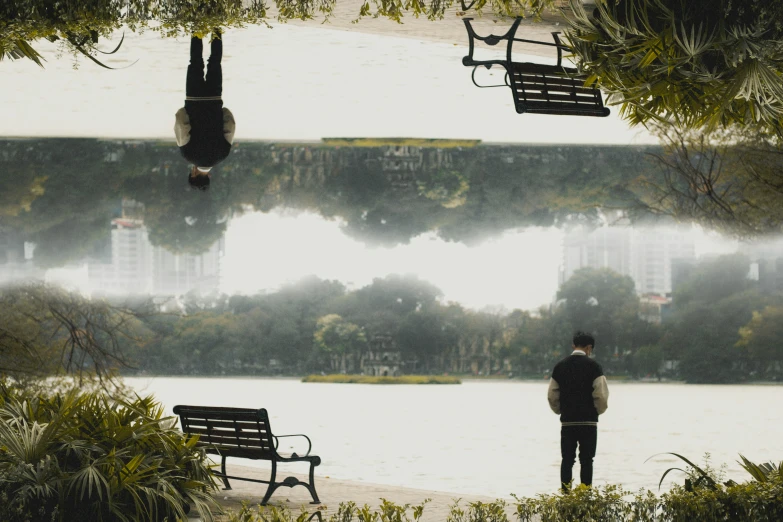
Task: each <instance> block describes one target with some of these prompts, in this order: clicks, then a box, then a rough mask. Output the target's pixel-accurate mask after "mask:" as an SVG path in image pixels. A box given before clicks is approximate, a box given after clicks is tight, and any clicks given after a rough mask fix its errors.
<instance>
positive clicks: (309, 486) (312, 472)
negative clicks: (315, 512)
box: [307, 462, 321, 504]
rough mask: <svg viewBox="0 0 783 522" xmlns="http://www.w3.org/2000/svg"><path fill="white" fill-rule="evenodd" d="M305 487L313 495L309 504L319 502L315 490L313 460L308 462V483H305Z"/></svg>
mask: <svg viewBox="0 0 783 522" xmlns="http://www.w3.org/2000/svg"><path fill="white" fill-rule="evenodd" d="M307 489H308V490H309V491H310V495H312V497H313V501H312V502H311V504H320V503H321V501H320V500H318V493H316V492H315V462H310V483H309V484H307Z"/></svg>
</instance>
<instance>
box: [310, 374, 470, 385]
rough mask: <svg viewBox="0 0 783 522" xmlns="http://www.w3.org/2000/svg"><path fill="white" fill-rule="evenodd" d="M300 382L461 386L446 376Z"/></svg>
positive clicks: (332, 378)
mask: <svg viewBox="0 0 783 522" xmlns="http://www.w3.org/2000/svg"><path fill="white" fill-rule="evenodd" d="M302 382H331V383H351V384H462V381H461V380H460V379H458V378H457V377H450V376H447V375H400V376H398V377H389V376H386V377H384V376H378V375H376V376H372V375H346V374H336V375H307V376H305V377H303V378H302Z"/></svg>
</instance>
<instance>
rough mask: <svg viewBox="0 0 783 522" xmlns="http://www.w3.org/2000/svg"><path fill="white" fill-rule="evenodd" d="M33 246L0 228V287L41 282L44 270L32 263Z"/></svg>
mask: <svg viewBox="0 0 783 522" xmlns="http://www.w3.org/2000/svg"><path fill="white" fill-rule="evenodd" d="M34 251H35V245H34V244H32V243H26V242H25V241H24V240H23V239H22V238H21V236H20V235H19V234H18V233H16V232H15V231H13V230H10V229H7V228H2V227H0V285H4V284H9V283H18V282H23V281H43V279H44V275H45V273H46V271H45V270H43V269H41V268H39V267H37V266H35V264H34V263H33V252H34Z"/></svg>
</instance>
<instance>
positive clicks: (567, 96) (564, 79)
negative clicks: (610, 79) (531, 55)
mask: <svg viewBox="0 0 783 522" xmlns="http://www.w3.org/2000/svg"><path fill="white" fill-rule="evenodd" d="M471 20H472V18H464V19H463V22H465V28H466V29H467V31H468V45H469V50H468V55H467V56H465V57H464V58H462V64H463V65H465V66H467V67H473V73H472V74H471V78H472V80H473V83H474V84H475V85H476V86H477V87H482V88H486V87H510V88H511V92H512V93H513V95H514V107H515V108H516V111H517V113H519V114H522V113H525V112H529V113H535V114H561V115H570V116H608V115H609V109H607V108H606V107H604V103H603V100H602V99H601V91H599V90H598V89H597V88H595V87H594V86H592V85H591V86H585V82H584V80H585V78H584V76H581V75H580V74H579V71H578V70H577V69H575V68H573V67H563V65H562V59H563V49H565V50H569V48H568V47H566V46H565V45H563V44H561V43H560V38H559V37H558V34H559V33H557V32H553V33H552V38H553V39H554V41H555V43H548V42H539V41H536V40H525V39H522V38H516V37H515V35H516V32H517V28H518V27H519V24H520V22H521V21H522V18H517V19H516V20H515V21H514V24H513V25H512V26H511V28H510V29H509V30H508V32H507V33H506V34H504V35H503V36H495V35H492V34H491V35H489V36H478V35H477V34H476V32H475V31H474V30H473V27H472V26H471V24H470V22H471ZM474 40H480V41H482V42H484V43H486V44H487V45H491V46H494V45H497V44H498V43H499V42H501V41H502V40H507V41H508V44H507V46H506V59H505V60H476V59H474V58H473V52H474ZM514 42H526V43H532V44H537V45H546V46H551V47H555V48H557V65H545V64H539V63H530V62H515V61H513V60H512V59H511V51H512V47H513V45H514ZM493 65H499V66H501V67H503V68H504V69H505V70H506V75H505V83H504V84H503V85H479V84H478V83H477V82H476V69H478V68H479V67H480V66H484V67H486V68H487V69H489V68H491V67H492V66H493Z"/></svg>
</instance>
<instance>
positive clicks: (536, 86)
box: [515, 82, 597, 96]
mask: <svg viewBox="0 0 783 522" xmlns="http://www.w3.org/2000/svg"><path fill="white" fill-rule="evenodd" d="M515 83H516V84H517V85H519V87H520V89H524V90H525V91H527V92H530V91H548V92H559V93H564V92H567V93H572V92H573V93H576V94H581V95H583V96H595V95H596V94H597V93H596V91H595V89H592V88H589V87H569V86H567V85H552V84H546V83H530V82H515Z"/></svg>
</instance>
